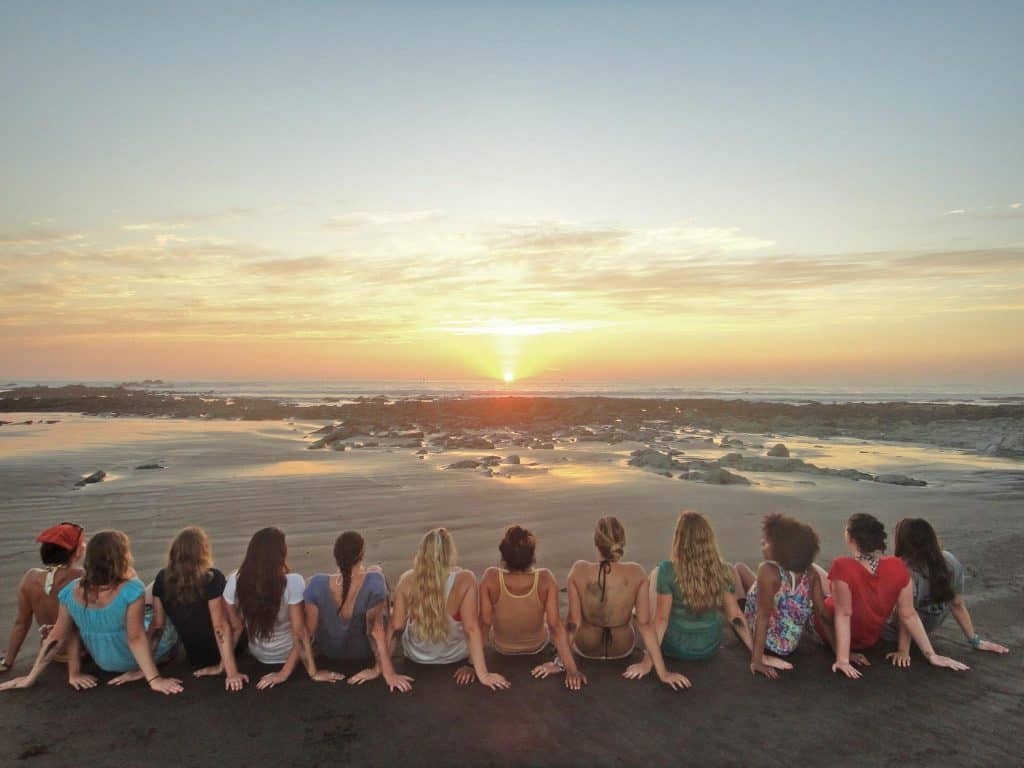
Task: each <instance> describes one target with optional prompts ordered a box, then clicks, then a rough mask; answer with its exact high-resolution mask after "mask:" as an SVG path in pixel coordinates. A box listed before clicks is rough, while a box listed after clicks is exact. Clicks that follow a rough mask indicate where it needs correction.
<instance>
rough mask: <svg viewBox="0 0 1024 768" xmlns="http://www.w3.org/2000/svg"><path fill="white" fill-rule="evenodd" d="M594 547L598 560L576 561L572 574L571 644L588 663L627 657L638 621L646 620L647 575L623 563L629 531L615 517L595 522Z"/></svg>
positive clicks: (641, 569) (634, 641) (633, 640)
mask: <svg viewBox="0 0 1024 768" xmlns="http://www.w3.org/2000/svg"><path fill="white" fill-rule="evenodd" d="M594 546H595V547H596V548H597V553H598V556H599V557H600V560H599V561H597V562H587V561H586V560H577V561H576V562H575V563H574V564H573V566H572V569H571V570H570V571H569V578H568V592H569V618H568V623H567V625H566V626H567V629H568V631H569V641H570V643H571V647H572V649H573V651H574V652H576V653H578V654H579V655H580V656H582V657H583V658H586V659H624V658H626V657H628V656H630V655H631V654H632V653H633V648H634V646H635V645H636V630H635V628H634V626H633V622H634V619H635V621H636V622H637V623H644V622H646V621H647V611H648V595H647V573H646V572H645V571H644V569H643V567H642V566H641V565H640V564H639V563H623V562H620V561H621V560H622V555H623V554H624V553H625V551H626V529H625V528H623V527H622V523H620V522H619V521H618V519H617V518H615V517H611V516H609V517H602V518H601V519H600V520H598V521H597V527H596V528H595V530H594Z"/></svg>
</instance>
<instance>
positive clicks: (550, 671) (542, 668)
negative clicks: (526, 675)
mask: <svg viewBox="0 0 1024 768" xmlns="http://www.w3.org/2000/svg"><path fill="white" fill-rule="evenodd" d="M563 671H564V670H563V669H562V668H561V667H560V666H558V665H557V664H555V662H553V661H548V662H545V663H544V664H538V665H537V666H536V667H534V668H533V669H532V670H530V674H531V675H533V676H534V677H535V678H536V679H538V680H543V679H544V678H545V677H548V676H549V675H560V674H562V672H563Z"/></svg>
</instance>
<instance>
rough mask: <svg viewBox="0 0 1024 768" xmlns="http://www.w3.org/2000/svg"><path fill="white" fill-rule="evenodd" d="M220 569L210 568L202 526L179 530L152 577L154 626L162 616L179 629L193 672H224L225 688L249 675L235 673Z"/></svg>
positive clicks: (201, 674)
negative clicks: (162, 562)
mask: <svg viewBox="0 0 1024 768" xmlns="http://www.w3.org/2000/svg"><path fill="white" fill-rule="evenodd" d="M224 585H225V580H224V574H223V573H221V572H220V571H219V570H217V569H216V568H214V567H213V555H212V553H211V551H210V541H209V539H208V538H207V537H206V532H205V531H204V530H203V529H202V528H197V527H195V526H190V527H188V528H184V529H182V530H181V531H179V533H178V535H177V536H175V537H174V541H173V542H172V543H171V549H170V552H169V553H168V555H167V567H165V568H162V569H161V570H160V572H159V573H158V574H157V575H156V580H155V581H154V582H153V625H154V626H157V627H162V626H164V623H165V621H166V619H168V618H169V619H170V621H171V624H172V625H173V626H174V628H175V629H176V630H177V632H178V636H179V637H180V638H181V642H182V645H184V646H185V655H186V656H187V657H188V661H189V663H190V664H191V665H192V666H193V667H195V672H193V673H192V674H193V675H194V676H195V677H206V676H211V675H220V674H223V673H224V672H225V670H226V671H227V678H226V680H225V682H224V687H225V689H227V690H229V691H240V690H241V689H242V687H243V686H244V685H245V684H246V683H247V682H249V676H248V675H243V674H239V672H238V666H237V665H236V664H235V646H234V642H233V637H232V633H231V622H230V620H229V618H228V613H227V606H226V605H225V604H224V598H223V594H224Z"/></svg>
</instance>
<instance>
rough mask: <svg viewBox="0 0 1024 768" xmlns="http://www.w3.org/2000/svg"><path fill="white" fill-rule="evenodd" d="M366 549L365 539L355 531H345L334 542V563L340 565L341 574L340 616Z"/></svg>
mask: <svg viewBox="0 0 1024 768" xmlns="http://www.w3.org/2000/svg"><path fill="white" fill-rule="evenodd" d="M364 547H365V544H364V542H363V537H362V536H360V535H359V534H358V533H356V532H355V531H345V532H344V533H343V534H341V535H340V536H339V537H338V538H337V539H336V540H335V542H334V562H335V563H337V564H338V570H339V571H340V572H341V603H340V604H339V605H338V613H339V614H340V613H341V609H342V606H343V605H345V601H346V600H347V599H348V592H349V590H350V589H351V588H352V569H353V568H355V566H356V565H357V564H358V563H359V561H360V560H362V559H363V550H364Z"/></svg>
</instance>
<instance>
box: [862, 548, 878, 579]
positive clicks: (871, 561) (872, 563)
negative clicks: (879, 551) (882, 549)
mask: <svg viewBox="0 0 1024 768" xmlns="http://www.w3.org/2000/svg"><path fill="white" fill-rule="evenodd" d="M857 559H858V560H860V561H861V562H862V563H864V564H866V565H867V567H868V570H869V571H870V572H871V575H872V576H873V575H874V574H875V573H877V572H878V556H877V555H875V554H874V553H873V552H872V553H869V554H866V555H865V554H860V555H857Z"/></svg>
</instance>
